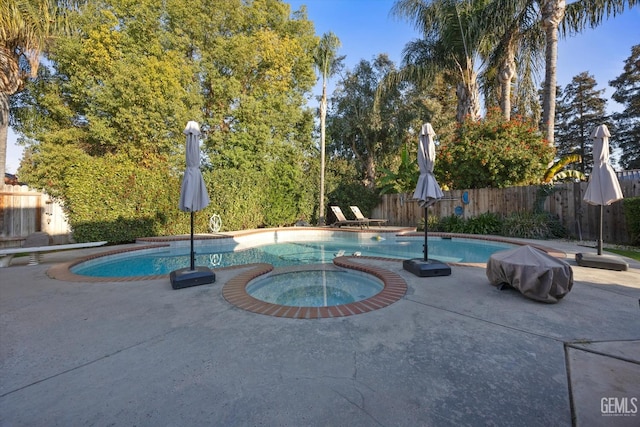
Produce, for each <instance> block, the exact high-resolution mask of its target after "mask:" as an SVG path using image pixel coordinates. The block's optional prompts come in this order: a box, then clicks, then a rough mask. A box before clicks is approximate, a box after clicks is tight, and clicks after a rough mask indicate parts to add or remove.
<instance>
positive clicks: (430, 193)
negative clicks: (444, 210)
mask: <svg viewBox="0 0 640 427" xmlns="http://www.w3.org/2000/svg"><path fill="white" fill-rule="evenodd" d="M435 137H436V133H435V131H434V130H433V127H432V126H431V123H425V124H424V125H422V129H421V130H420V137H419V142H418V166H419V167H420V177H419V178H418V185H416V191H415V192H414V193H413V198H414V199H417V200H419V203H420V206H423V207H427V206H430V205H432V204H433V203H435V202H436V201H437V200H438V199H441V198H442V197H444V194H443V193H442V189H441V188H440V185H438V181H436V177H435V175H434V174H433V167H434V165H435V161H436V145H435V142H434V139H435Z"/></svg>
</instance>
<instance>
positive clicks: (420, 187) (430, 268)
mask: <svg viewBox="0 0 640 427" xmlns="http://www.w3.org/2000/svg"><path fill="white" fill-rule="evenodd" d="M435 137H436V133H435V132H434V130H433V127H432V126H431V123H425V124H424V125H422V129H421V130H420V136H419V138H418V166H419V167H420V177H419V178H418V184H417V185H416V190H415V191H414V193H413V198H414V199H417V200H418V203H419V204H420V206H422V207H424V256H423V258H422V259H419V258H415V259H411V260H406V261H404V262H403V267H404V269H405V270H407V271H410V272H412V273H413V274H415V275H416V276H421V277H424V276H448V275H450V274H451V268H450V267H449V266H448V265H446V264H444V263H442V262H440V261H437V260H430V259H429V244H428V242H427V236H428V232H427V218H428V208H429V206H431V205H432V204H434V203H435V202H437V201H438V200H439V199H441V198H442V197H443V196H444V194H443V193H442V189H440V185H438V181H437V180H436V177H435V175H434V174H433V167H434V165H435V160H436V146H435V141H434V140H435Z"/></svg>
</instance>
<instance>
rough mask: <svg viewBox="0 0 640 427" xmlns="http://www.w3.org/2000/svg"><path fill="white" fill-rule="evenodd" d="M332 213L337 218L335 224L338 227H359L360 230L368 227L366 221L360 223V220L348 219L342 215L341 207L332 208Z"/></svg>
mask: <svg viewBox="0 0 640 427" xmlns="http://www.w3.org/2000/svg"><path fill="white" fill-rule="evenodd" d="M331 211H332V212H333V214H334V215H335V216H336V218H337V221H336V222H334V223H333V225H334V226H336V227H341V226H343V225H357V226H359V227H360V228H362V227H363V226H365V225H367V224H366V223H365V222H364V221H360V220H358V219H347V218H346V217H345V216H344V214H343V213H342V209H340V206H331Z"/></svg>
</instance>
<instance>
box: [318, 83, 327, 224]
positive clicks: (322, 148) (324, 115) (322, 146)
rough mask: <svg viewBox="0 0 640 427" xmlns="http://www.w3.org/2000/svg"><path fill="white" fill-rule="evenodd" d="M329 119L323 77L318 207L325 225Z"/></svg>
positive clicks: (320, 221)
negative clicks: (326, 155)
mask: <svg viewBox="0 0 640 427" xmlns="http://www.w3.org/2000/svg"><path fill="white" fill-rule="evenodd" d="M326 120H327V81H326V79H325V78H324V77H323V78H322V99H321V100H320V206H319V207H318V225H320V226H322V225H325V214H324V163H325V157H324V156H325V153H324V152H325V126H326Z"/></svg>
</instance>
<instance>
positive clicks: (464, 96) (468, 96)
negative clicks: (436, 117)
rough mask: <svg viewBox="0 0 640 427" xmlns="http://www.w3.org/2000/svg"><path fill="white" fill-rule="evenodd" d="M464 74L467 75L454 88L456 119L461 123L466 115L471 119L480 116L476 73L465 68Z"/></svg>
mask: <svg viewBox="0 0 640 427" xmlns="http://www.w3.org/2000/svg"><path fill="white" fill-rule="evenodd" d="M466 74H467V76H466V77H465V78H464V79H463V81H461V82H460V83H458V87H457V88H456V96H457V98H458V109H457V111H456V120H457V121H458V122H459V123H462V122H463V121H464V119H465V117H467V116H469V117H471V118H472V119H473V120H478V119H479V118H480V92H479V90H478V80H477V75H476V72H475V71H473V70H472V69H469V70H467V71H466Z"/></svg>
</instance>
